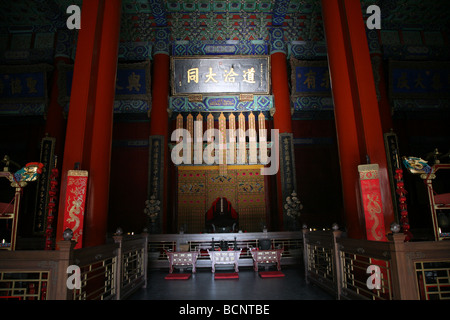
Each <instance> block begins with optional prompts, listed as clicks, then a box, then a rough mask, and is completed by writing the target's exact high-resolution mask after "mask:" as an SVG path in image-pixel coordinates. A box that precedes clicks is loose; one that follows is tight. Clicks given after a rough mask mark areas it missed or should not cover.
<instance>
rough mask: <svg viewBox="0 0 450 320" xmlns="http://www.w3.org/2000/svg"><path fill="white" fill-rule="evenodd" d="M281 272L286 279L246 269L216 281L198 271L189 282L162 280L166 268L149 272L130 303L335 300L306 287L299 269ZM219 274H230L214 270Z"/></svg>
mask: <svg viewBox="0 0 450 320" xmlns="http://www.w3.org/2000/svg"><path fill="white" fill-rule="evenodd" d="M269 270H270V271H273V269H269ZM260 271H264V269H262V270H261V269H260ZM281 271H282V272H283V273H284V274H285V277H283V278H265V279H263V278H261V277H260V276H259V274H258V273H257V272H255V271H253V269H252V268H251V267H246V268H240V269H239V279H234V280H215V279H214V274H213V273H212V272H211V269H210V268H199V269H197V273H196V274H193V275H192V276H191V278H190V279H188V280H165V279H164V277H165V276H166V275H167V274H168V273H169V272H168V268H167V269H160V270H151V271H150V272H149V274H148V285H147V288H145V289H144V288H143V289H139V290H138V291H137V292H136V293H134V294H133V295H132V296H130V297H129V300H334V297H333V296H331V295H329V294H328V293H327V292H325V291H323V290H322V289H321V288H319V287H316V286H314V285H312V284H306V282H305V277H304V271H303V269H302V268H301V267H300V266H286V267H283V268H282V270H281ZM174 272H184V273H186V272H190V270H175V271H174ZM219 272H221V273H223V272H233V270H216V273H219Z"/></svg>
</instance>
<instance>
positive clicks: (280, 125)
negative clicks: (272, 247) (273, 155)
mask: <svg viewBox="0 0 450 320" xmlns="http://www.w3.org/2000/svg"><path fill="white" fill-rule="evenodd" d="M279 30H281V29H279ZM273 38H274V39H272V40H273V42H274V40H276V37H275V36H273ZM273 48H275V46H274V45H273ZM279 49H281V48H279ZM270 61H271V84H272V92H273V96H274V103H275V113H274V115H273V122H274V129H276V130H279V134H283V133H292V117H291V102H290V93H289V82H288V81H289V80H288V79H289V78H290V77H289V75H288V69H287V57H286V53H285V52H284V50H277V51H276V52H273V53H272V54H271V56H270ZM272 139H273V138H272ZM277 142H278V143H279V142H280V140H279V141H277ZM280 148H281V145H280ZM291 152H292V155H293V152H294V150H291ZM291 160H293V159H291ZM279 161H280V162H279V163H280V168H279V170H278V173H277V177H276V179H277V199H278V200H277V209H278V210H277V211H278V229H279V230H280V231H282V230H285V222H286V221H284V220H285V219H284V208H283V205H284V201H285V197H286V193H288V194H290V193H291V192H292V191H293V190H283V185H282V173H281V170H283V168H282V166H283V161H284V159H281V158H280V159H279ZM291 178H292V179H295V176H294V175H292V177H291ZM294 181H295V180H294Z"/></svg>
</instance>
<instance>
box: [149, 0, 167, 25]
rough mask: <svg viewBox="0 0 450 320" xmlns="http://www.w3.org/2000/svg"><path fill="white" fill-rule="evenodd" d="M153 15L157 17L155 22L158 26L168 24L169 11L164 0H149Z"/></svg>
mask: <svg viewBox="0 0 450 320" xmlns="http://www.w3.org/2000/svg"><path fill="white" fill-rule="evenodd" d="M148 2H149V4H150V7H151V10H152V15H153V17H154V19H155V23H156V25H157V26H158V27H165V26H167V12H166V7H165V5H164V1H162V0H148Z"/></svg>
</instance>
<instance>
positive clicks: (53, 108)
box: [45, 57, 69, 167]
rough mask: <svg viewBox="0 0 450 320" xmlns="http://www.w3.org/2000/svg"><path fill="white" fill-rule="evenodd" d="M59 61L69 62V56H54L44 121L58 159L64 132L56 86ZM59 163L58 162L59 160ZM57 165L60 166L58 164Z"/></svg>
mask: <svg viewBox="0 0 450 320" xmlns="http://www.w3.org/2000/svg"><path fill="white" fill-rule="evenodd" d="M59 63H66V64H68V63H69V58H64V57H56V58H55V62H54V68H55V69H54V71H53V76H52V89H51V90H52V91H51V95H50V103H49V106H48V111H47V119H46V122H45V133H47V134H48V135H49V137H54V138H56V143H55V155H57V156H58V159H61V158H62V154H63V151H64V134H65V131H66V119H64V106H61V105H60V104H59V102H58V96H59V87H58V77H59V70H58V64H59ZM59 164H60V162H59ZM58 167H61V166H60V165H58Z"/></svg>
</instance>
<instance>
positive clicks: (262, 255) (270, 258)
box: [251, 249, 283, 271]
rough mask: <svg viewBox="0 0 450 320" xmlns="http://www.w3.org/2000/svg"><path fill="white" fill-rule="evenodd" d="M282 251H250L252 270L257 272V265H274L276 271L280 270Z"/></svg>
mask: <svg viewBox="0 0 450 320" xmlns="http://www.w3.org/2000/svg"><path fill="white" fill-rule="evenodd" d="M282 252H283V249H273V250H252V251H251V253H252V257H253V269H254V270H255V271H258V263H276V265H277V270H278V271H280V270H281V254H282Z"/></svg>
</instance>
